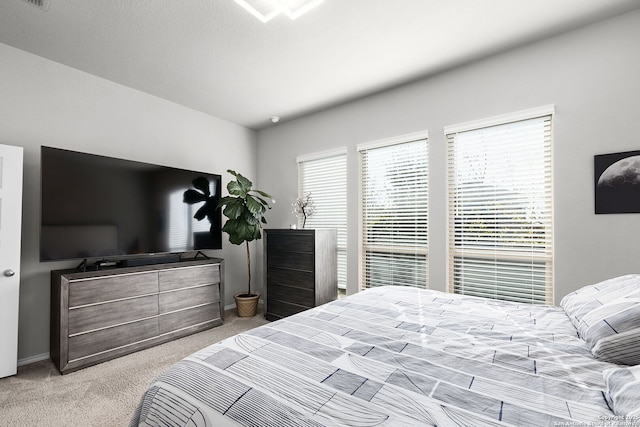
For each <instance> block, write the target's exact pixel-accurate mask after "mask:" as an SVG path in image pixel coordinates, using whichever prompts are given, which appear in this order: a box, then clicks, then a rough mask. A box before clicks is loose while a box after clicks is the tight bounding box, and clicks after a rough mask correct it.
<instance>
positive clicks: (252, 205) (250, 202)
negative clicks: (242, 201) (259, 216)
mask: <svg viewBox="0 0 640 427" xmlns="http://www.w3.org/2000/svg"><path fill="white" fill-rule="evenodd" d="M247 209H249V212H251V213H252V214H256V213H260V212H264V206H262V203H260V202H259V201H258V200H256V199H254V198H253V197H251V196H250V195H248V194H247Z"/></svg>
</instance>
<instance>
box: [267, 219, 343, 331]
mask: <svg viewBox="0 0 640 427" xmlns="http://www.w3.org/2000/svg"><path fill="white" fill-rule="evenodd" d="M264 232H265V238H264V248H265V257H264V259H265V266H264V272H265V273H264V274H265V281H264V283H265V284H266V294H267V298H266V302H267V307H266V314H265V317H266V318H267V320H277V319H281V318H283V317H287V316H290V315H292V314H295V313H299V312H301V311H304V310H307V309H309V308H313V307H316V306H318V305H321V304H324V303H326V302H329V301H333V300H334V299H336V297H337V295H338V261H337V258H338V252H337V231H336V230H335V229H329V228H327V229H303V230H287V229H268V230H264Z"/></svg>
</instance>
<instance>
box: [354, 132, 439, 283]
mask: <svg viewBox="0 0 640 427" xmlns="http://www.w3.org/2000/svg"><path fill="white" fill-rule="evenodd" d="M358 151H359V152H360V185H361V191H360V203H361V215H362V217H361V230H360V235H361V268H360V287H361V289H364V288H370V287H375V286H383V285H401V286H416V287H421V288H426V287H428V277H429V271H428V265H429V263H428V234H427V231H428V221H427V220H428V199H429V193H428V182H427V181H428V173H427V167H428V150H427V137H426V133H425V134H421V135H414V136H413V137H411V136H409V137H404V138H401V139H399V140H393V141H391V142H389V143H385V142H383V143H371V144H364V145H361V146H358Z"/></svg>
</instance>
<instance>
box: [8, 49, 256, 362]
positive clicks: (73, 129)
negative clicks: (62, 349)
mask: <svg viewBox="0 0 640 427" xmlns="http://www.w3.org/2000/svg"><path fill="white" fill-rule="evenodd" d="M0 64H2V66H0V144H8V145H18V146H22V147H24V153H25V157H24V161H25V170H24V196H23V198H24V202H23V208H24V209H23V226H22V230H23V239H22V245H23V246H22V263H21V270H22V277H21V282H20V318H19V350H18V358H19V359H20V360H21V361H22V362H25V361H28V360H30V359H37V358H38V357H42V356H43V355H46V354H47V353H48V352H49V295H50V289H49V286H50V285H49V271H50V270H52V269H58V268H69V267H73V266H75V265H76V264H78V262H76V261H73V262H55V263H40V262H39V232H38V230H39V226H40V146H41V145H49V146H54V147H60V148H68V149H72V150H77V151H86V152H91V153H95V154H102V155H107V156H112V157H120V158H126V159H132V160H139V161H144V162H149V163H157V164H162V165H168V166H174V167H180V168H185V169H194V170H201V171H204V172H211V173H219V174H221V175H222V176H223V185H225V186H226V183H227V182H228V181H229V177H230V175H228V174H227V173H226V170H227V169H234V170H237V171H241V172H242V173H243V174H246V176H247V177H249V178H250V179H252V178H253V179H255V176H256V174H257V166H256V134H255V132H254V131H251V130H248V129H246V128H243V127H241V126H238V125H235V124H232V123H229V122H226V121H224V120H221V119H217V118H215V117H211V116H208V115H206V114H202V113H199V112H197V111H194V110H191V109H188V108H185V107H182V106H180V105H177V104H174V103H171V102H168V101H165V100H162V99H160V98H157V97H154V96H151V95H148V94H145V93H143V92H139V91H136V90H133V89H130V88H127V87H124V86H121V85H118V84H115V83H113V82H110V81H107V80H104V79H100V78H98V77H95V76H92V75H90V74H86V73H83V72H80V71H78V70H76V69H73V68H69V67H66V66H63V65H60V64H58V63H55V62H52V61H49V60H46V59H43V58H41V57H38V56H35V55H31V54H29V53H26V52H24V51H21V50H17V49H14V48H12V47H9V46H7V45H4V44H0ZM209 255H212V256H218V257H222V258H224V259H225V262H226V301H225V304H227V305H229V304H233V297H232V296H233V293H235V292H240V291H242V290H243V289H245V284H246V258H245V257H246V255H245V252H244V248H243V247H238V246H234V245H231V244H229V243H228V241H227V239H226V235H225V236H224V243H223V249H222V250H221V251H210V252H209Z"/></svg>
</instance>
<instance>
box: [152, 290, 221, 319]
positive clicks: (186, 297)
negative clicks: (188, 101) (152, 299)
mask: <svg viewBox="0 0 640 427" xmlns="http://www.w3.org/2000/svg"><path fill="white" fill-rule="evenodd" d="M213 302H216V303H217V302H220V285H218V284H216V285H207V286H200V287H198V288H187V289H180V290H177V291H169V292H163V293H161V294H160V314H164V313H168V312H170V311H175V310H182V309H184V308H189V307H193V306H196V305H202V304H206V303H213Z"/></svg>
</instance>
